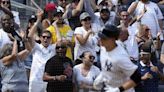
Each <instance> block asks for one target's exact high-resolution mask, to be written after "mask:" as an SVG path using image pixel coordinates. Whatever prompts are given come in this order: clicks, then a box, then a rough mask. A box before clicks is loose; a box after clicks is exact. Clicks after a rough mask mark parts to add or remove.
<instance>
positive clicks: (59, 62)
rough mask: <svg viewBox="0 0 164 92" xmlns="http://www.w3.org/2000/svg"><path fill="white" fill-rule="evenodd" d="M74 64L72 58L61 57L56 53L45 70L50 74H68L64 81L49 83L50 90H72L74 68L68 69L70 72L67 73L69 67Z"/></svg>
mask: <svg viewBox="0 0 164 92" xmlns="http://www.w3.org/2000/svg"><path fill="white" fill-rule="evenodd" d="M72 67H73V64H72V61H71V59H69V58H67V57H59V56H57V55H55V56H54V57H52V58H51V59H49V60H48V61H47V63H46V66H45V72H46V73H48V74H49V75H50V76H58V75H66V76H67V79H66V80H65V81H63V82H60V81H57V80H55V81H50V82H48V85H47V91H48V92H72V89H73V85H72V72H71V71H72V70H68V71H69V72H70V73H69V74H68V72H67V74H66V70H67V69H68V68H72Z"/></svg>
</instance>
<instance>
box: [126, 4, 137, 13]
mask: <svg viewBox="0 0 164 92" xmlns="http://www.w3.org/2000/svg"><path fill="white" fill-rule="evenodd" d="M137 5H138V2H133V3H132V4H131V5H130V6H129V8H128V13H129V14H133V13H134V11H135V9H136V7H137Z"/></svg>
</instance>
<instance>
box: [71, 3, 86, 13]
mask: <svg viewBox="0 0 164 92" xmlns="http://www.w3.org/2000/svg"><path fill="white" fill-rule="evenodd" d="M83 5H84V0H80V1H79V3H78V5H77V7H76V8H75V9H73V10H72V16H76V15H77V14H78V13H80V12H81V11H82V9H83Z"/></svg>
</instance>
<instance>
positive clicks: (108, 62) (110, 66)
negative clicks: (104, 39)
mask: <svg viewBox="0 0 164 92" xmlns="http://www.w3.org/2000/svg"><path fill="white" fill-rule="evenodd" d="M100 60H101V66H102V74H103V76H104V78H105V80H106V81H104V83H105V85H109V86H112V87H119V86H121V85H122V84H123V83H124V82H126V81H127V80H129V79H130V76H131V75H132V74H133V73H134V72H135V70H136V69H137V66H136V65H135V64H133V63H132V62H131V61H130V58H129V55H128V54H127V52H126V51H125V49H124V48H123V47H122V46H120V45H117V47H116V48H114V49H113V50H112V51H106V50H105V48H103V47H102V48H101V55H100ZM125 92H134V90H133V89H130V90H128V91H125Z"/></svg>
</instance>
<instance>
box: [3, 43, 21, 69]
mask: <svg viewBox="0 0 164 92" xmlns="http://www.w3.org/2000/svg"><path fill="white" fill-rule="evenodd" d="M8 49H10V48H8ZM17 50H18V49H17V41H16V40H14V43H13V48H12V52H11V54H10V55H7V56H4V57H2V63H3V64H4V65H5V66H7V65H10V64H11V63H12V62H13V61H15V60H16V55H17ZM5 52H7V51H5ZM1 53H2V52H1Z"/></svg>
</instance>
